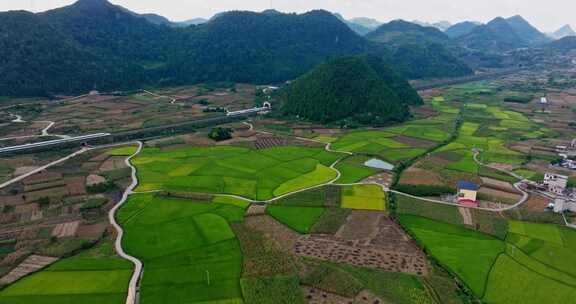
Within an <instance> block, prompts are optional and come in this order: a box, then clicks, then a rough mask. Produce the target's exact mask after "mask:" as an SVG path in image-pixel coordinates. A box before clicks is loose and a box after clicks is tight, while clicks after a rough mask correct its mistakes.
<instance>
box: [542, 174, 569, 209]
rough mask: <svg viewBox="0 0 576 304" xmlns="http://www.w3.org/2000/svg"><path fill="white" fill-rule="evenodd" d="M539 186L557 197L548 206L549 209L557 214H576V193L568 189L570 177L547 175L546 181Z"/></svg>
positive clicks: (545, 176)
mask: <svg viewBox="0 0 576 304" xmlns="http://www.w3.org/2000/svg"><path fill="white" fill-rule="evenodd" d="M538 186H539V187H540V188H541V189H540V190H543V191H547V192H548V193H551V194H554V195H555V196H556V197H555V198H554V200H553V201H552V202H550V204H549V205H548V208H549V209H553V210H554V212H556V213H564V212H566V211H570V212H576V192H574V191H573V189H569V188H568V176H564V175H560V174H554V173H546V174H545V175H544V181H543V182H542V184H539V185H538Z"/></svg>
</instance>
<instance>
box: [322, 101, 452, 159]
mask: <svg viewBox="0 0 576 304" xmlns="http://www.w3.org/2000/svg"><path fill="white" fill-rule="evenodd" d="M434 109H435V110H436V111H438V112H439V115H437V116H434V117H431V118H427V119H421V120H415V121H410V122H407V123H404V124H401V125H398V126H394V127H389V128H384V129H381V130H370V131H355V132H351V133H348V134H346V135H344V136H342V137H340V138H339V139H338V140H336V141H334V142H333V143H332V144H331V148H332V149H333V150H336V151H345V152H353V153H356V154H360V155H370V156H376V157H379V158H381V159H383V160H386V161H388V162H391V163H399V162H403V161H406V160H409V159H412V158H415V157H418V156H421V155H423V154H425V153H426V152H427V151H428V150H430V149H431V148H433V147H435V146H438V145H439V144H441V143H442V142H444V141H446V140H448V139H450V137H451V135H452V132H453V130H454V126H455V123H456V118H457V116H458V113H459V109H458V108H456V107H451V106H448V105H444V104H435V105H434Z"/></svg>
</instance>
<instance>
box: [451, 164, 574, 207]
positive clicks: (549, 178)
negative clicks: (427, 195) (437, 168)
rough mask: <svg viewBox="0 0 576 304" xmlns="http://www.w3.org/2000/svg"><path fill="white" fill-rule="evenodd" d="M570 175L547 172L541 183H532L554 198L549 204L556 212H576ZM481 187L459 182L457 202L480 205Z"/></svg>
mask: <svg viewBox="0 0 576 304" xmlns="http://www.w3.org/2000/svg"><path fill="white" fill-rule="evenodd" d="M568 179H569V177H568V176H565V175H560V174H555V173H546V174H544V179H543V181H542V182H541V183H534V184H530V185H529V188H532V190H537V191H541V192H544V193H547V194H548V196H549V197H554V200H553V201H552V202H551V203H550V205H549V206H548V207H549V208H550V209H553V210H554V212H557V213H563V212H566V211H570V212H576V191H574V189H570V188H569V187H568ZM479 188H480V187H479V186H478V185H476V184H475V183H472V182H469V181H460V182H458V194H457V196H456V202H457V203H458V205H460V206H464V207H479V201H478V189H479Z"/></svg>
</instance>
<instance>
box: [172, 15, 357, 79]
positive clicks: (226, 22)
mask: <svg viewBox="0 0 576 304" xmlns="http://www.w3.org/2000/svg"><path fill="white" fill-rule="evenodd" d="M178 46H179V47H178V48H177V49H176V50H175V52H174V54H173V56H171V57H170V58H169V60H168V65H167V69H168V71H170V73H171V77H174V78H173V81H174V82H178V83H190V82H205V81H214V80H218V81H236V82H250V83H271V82H281V81H286V80H289V79H294V78H296V77H298V76H300V75H302V74H304V73H305V72H307V71H309V70H310V69H311V68H313V67H314V66H316V65H317V64H318V63H320V62H322V61H324V60H325V59H326V58H328V57H333V56H343V55H351V54H359V53H362V52H365V50H366V48H367V42H366V41H365V40H364V39H363V38H362V37H360V36H358V35H357V34H356V33H354V32H353V31H352V30H350V29H349V28H348V27H347V26H346V25H345V24H344V23H342V22H340V21H339V20H338V19H337V18H336V17H335V16H334V15H332V14H331V13H329V12H326V11H312V12H308V13H305V14H301V15H296V14H282V13H278V14H262V13H253V12H229V13H225V14H222V15H220V16H219V17H217V18H213V19H212V20H211V21H209V22H207V23H205V24H201V25H198V26H195V27H191V28H186V29H185V31H184V33H183V37H182V39H181V41H180V42H179V43H178Z"/></svg>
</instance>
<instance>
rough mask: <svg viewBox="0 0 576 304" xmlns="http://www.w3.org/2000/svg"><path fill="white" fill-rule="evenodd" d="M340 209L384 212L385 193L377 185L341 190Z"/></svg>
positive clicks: (345, 187)
mask: <svg viewBox="0 0 576 304" xmlns="http://www.w3.org/2000/svg"><path fill="white" fill-rule="evenodd" d="M341 193H342V202H341V205H340V206H341V207H342V208H345V209H357V210H377V211H384V210H386V193H384V191H383V190H382V187H380V186H378V185H354V186H344V187H343V188H342V191H341Z"/></svg>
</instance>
